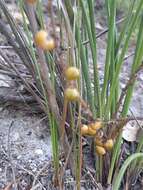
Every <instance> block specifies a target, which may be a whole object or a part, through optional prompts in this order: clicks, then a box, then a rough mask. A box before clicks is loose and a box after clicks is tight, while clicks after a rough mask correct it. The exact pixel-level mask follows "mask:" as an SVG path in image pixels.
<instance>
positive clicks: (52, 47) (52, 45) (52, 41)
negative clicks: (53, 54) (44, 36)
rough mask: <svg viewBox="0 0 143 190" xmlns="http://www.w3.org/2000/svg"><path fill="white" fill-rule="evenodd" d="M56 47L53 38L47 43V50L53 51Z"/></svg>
mask: <svg viewBox="0 0 143 190" xmlns="http://www.w3.org/2000/svg"><path fill="white" fill-rule="evenodd" d="M55 47H56V45H55V40H54V39H53V38H51V39H49V40H47V41H46V50H48V51H51V50H53V49H54V48H55Z"/></svg>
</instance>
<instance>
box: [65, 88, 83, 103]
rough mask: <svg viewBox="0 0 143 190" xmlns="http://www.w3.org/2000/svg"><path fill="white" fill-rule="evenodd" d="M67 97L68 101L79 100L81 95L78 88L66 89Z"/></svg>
mask: <svg viewBox="0 0 143 190" xmlns="http://www.w3.org/2000/svg"><path fill="white" fill-rule="evenodd" d="M65 98H66V99H67V100H68V101H78V100H79V98H80V95H79V92H78V90H77V89H76V88H67V89H66V90H65Z"/></svg>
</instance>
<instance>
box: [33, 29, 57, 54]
mask: <svg viewBox="0 0 143 190" xmlns="http://www.w3.org/2000/svg"><path fill="white" fill-rule="evenodd" d="M35 43H36V45H37V46H38V47H40V48H41V49H43V50H47V51H51V50H53V49H54V48H55V41H54V39H52V38H51V39H48V33H47V32H46V31H45V30H40V31H38V32H37V33H36V34H35Z"/></svg>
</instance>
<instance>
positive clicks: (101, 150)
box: [95, 146, 106, 156]
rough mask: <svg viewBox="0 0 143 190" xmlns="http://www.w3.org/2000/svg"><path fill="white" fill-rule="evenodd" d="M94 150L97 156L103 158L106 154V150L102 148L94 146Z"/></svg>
mask: <svg viewBox="0 0 143 190" xmlns="http://www.w3.org/2000/svg"><path fill="white" fill-rule="evenodd" d="M95 148H96V152H97V154H98V155H100V156H103V155H105V154H106V150H105V149H104V148H103V147H102V146H96V147H95Z"/></svg>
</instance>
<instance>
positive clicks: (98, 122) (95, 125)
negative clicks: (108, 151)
mask: <svg viewBox="0 0 143 190" xmlns="http://www.w3.org/2000/svg"><path fill="white" fill-rule="evenodd" d="M90 127H91V128H92V129H94V130H98V129H100V128H101V127H102V122H100V121H96V122H95V123H91V124H90Z"/></svg>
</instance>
